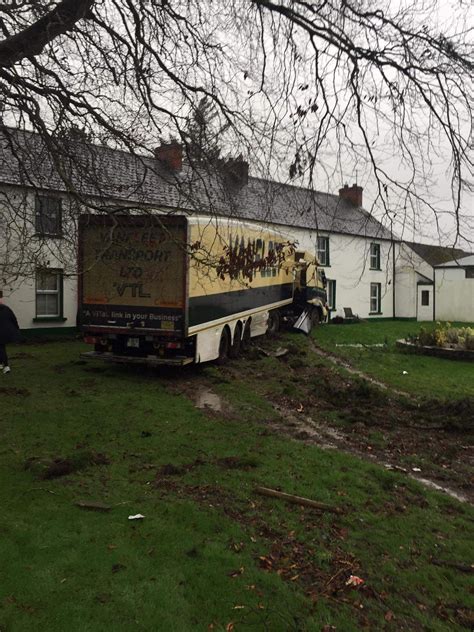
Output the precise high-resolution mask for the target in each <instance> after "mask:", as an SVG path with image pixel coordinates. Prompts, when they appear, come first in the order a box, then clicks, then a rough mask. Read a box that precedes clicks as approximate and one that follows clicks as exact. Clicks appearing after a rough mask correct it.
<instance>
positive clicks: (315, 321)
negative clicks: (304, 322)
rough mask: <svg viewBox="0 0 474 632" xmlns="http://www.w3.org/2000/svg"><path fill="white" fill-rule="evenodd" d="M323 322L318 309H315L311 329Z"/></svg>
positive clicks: (312, 311)
mask: <svg viewBox="0 0 474 632" xmlns="http://www.w3.org/2000/svg"><path fill="white" fill-rule="evenodd" d="M320 322H321V314H320V313H319V309H318V308H317V307H313V309H312V310H311V327H317V326H318V325H319V323H320Z"/></svg>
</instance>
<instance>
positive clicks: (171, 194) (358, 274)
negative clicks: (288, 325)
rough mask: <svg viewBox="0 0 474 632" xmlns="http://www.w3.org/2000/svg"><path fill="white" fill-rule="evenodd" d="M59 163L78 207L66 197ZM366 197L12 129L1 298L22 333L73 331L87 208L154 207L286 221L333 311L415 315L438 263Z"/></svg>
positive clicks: (0, 252) (0, 196)
mask: <svg viewBox="0 0 474 632" xmlns="http://www.w3.org/2000/svg"><path fill="white" fill-rule="evenodd" d="M58 165H59V167H60V168H61V169H62V170H63V171H66V172H67V174H68V177H69V178H70V180H71V182H72V183H73V185H74V188H75V190H76V191H79V192H80V193H81V198H82V199H80V200H78V198H77V196H75V197H71V196H68V194H67V192H66V191H65V185H64V181H63V179H61V178H59V176H58ZM362 194H363V191H362V188H361V187H359V186H357V185H356V184H354V185H353V186H351V187H348V186H347V185H345V186H344V187H342V188H341V189H340V190H339V192H338V194H337V195H333V194H330V193H322V192H317V191H313V190H309V189H304V188H301V187H296V186H292V185H288V184H280V183H278V182H274V181H270V180H264V179H260V178H254V177H249V176H248V165H247V163H245V162H243V161H239V160H237V161H228V162H227V163H225V164H221V165H220V166H219V167H218V168H216V169H214V170H213V171H212V172H211V171H210V170H202V169H192V168H191V167H190V165H189V164H187V163H186V162H185V161H183V156H182V151H181V148H180V147H179V146H178V145H176V144H169V145H164V146H161V147H159V148H158V149H157V150H156V152H155V158H148V157H143V156H136V155H132V154H129V153H127V152H123V151H118V150H112V149H109V148H106V147H101V146H97V145H93V144H86V143H79V142H77V141H70V142H67V143H66V144H65V145H64V147H62V148H61V147H60V148H59V149H57V152H56V153H54V154H53V153H52V152H51V150H50V149H49V148H48V147H46V146H45V144H44V142H43V141H42V140H41V139H40V138H39V137H38V136H37V135H35V134H33V133H30V132H24V131H19V130H15V129H9V128H7V129H5V128H4V129H3V131H2V132H1V133H0V221H2V223H3V230H2V232H1V233H0V290H3V293H4V296H5V297H6V300H7V301H8V304H9V305H10V306H11V307H12V308H13V309H14V311H15V312H16V314H17V316H18V319H19V322H20V325H21V327H22V329H41V330H44V329H47V330H48V331H51V330H53V329H54V330H57V329H58V328H60V329H61V330H64V329H65V328H73V327H75V325H76V311H77V299H76V277H75V272H76V269H75V260H76V252H77V230H76V226H77V216H78V214H79V212H80V210H81V209H82V208H87V207H88V209H89V212H90V209H92V211H93V212H101V211H107V212H115V211H119V210H123V209H129V210H130V211H131V212H140V211H141V212H143V209H146V210H147V211H148V212H158V213H188V214H193V213H200V214H203V213H204V214H212V215H215V216H224V217H236V218H241V219H250V220H255V221H258V222H262V223H269V224H272V225H278V227H279V228H280V229H282V230H284V231H285V232H286V233H288V234H289V236H290V238H292V239H293V240H294V241H296V242H298V246H299V247H300V248H304V249H306V250H308V251H310V252H314V253H316V254H317V255H318V257H319V260H320V262H321V264H322V265H323V266H324V268H325V272H326V276H327V278H328V294H329V304H330V307H331V309H332V314H333V315H334V314H337V313H342V308H344V307H350V308H351V309H352V311H353V312H354V313H356V314H358V315H359V316H360V317H361V318H367V319H378V318H392V317H394V316H395V317H409V318H413V317H415V316H416V315H417V307H416V306H417V297H416V293H417V292H418V293H420V292H423V290H420V289H419V287H421V285H419V284H422V283H424V282H426V283H428V282H430V281H431V282H432V280H433V275H432V266H431V267H430V266H429V265H427V262H426V261H424V260H423V258H422V257H419V255H417V253H416V252H415V251H414V250H413V248H412V246H413V245H412V246H410V247H408V246H407V245H405V244H403V243H402V244H401V243H400V242H399V241H398V240H396V239H393V235H392V234H391V232H390V231H389V230H388V229H387V228H385V227H384V226H383V225H382V224H381V223H380V222H378V221H377V220H376V219H375V218H374V217H372V216H371V215H370V214H369V213H368V212H367V211H365V210H364V208H363V200H362ZM416 257H418V259H416ZM449 258H451V259H452V258H454V255H452V256H450V257H449ZM415 259H416V261H415ZM425 264H426V265H425ZM410 265H411V266H412V267H411V268H410ZM430 291H432V290H430ZM420 296H421V295H420ZM422 296H424V295H422ZM420 300H421V298H420ZM430 304H431V301H430ZM420 314H421V311H420ZM426 315H427V317H428V310H426Z"/></svg>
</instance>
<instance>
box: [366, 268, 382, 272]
mask: <svg viewBox="0 0 474 632" xmlns="http://www.w3.org/2000/svg"><path fill="white" fill-rule="evenodd" d="M369 270H373V271H374V272H382V268H369Z"/></svg>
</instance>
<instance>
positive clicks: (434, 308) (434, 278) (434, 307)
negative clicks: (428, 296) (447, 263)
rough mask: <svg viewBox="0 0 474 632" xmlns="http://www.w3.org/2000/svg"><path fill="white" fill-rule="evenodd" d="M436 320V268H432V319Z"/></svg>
mask: <svg viewBox="0 0 474 632" xmlns="http://www.w3.org/2000/svg"><path fill="white" fill-rule="evenodd" d="M435 320H436V268H433V321H435Z"/></svg>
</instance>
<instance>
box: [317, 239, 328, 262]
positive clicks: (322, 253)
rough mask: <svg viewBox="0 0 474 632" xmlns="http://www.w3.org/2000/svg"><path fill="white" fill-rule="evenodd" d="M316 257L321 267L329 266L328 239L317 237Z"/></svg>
mask: <svg viewBox="0 0 474 632" xmlns="http://www.w3.org/2000/svg"><path fill="white" fill-rule="evenodd" d="M317 255H318V259H319V263H320V264H321V265H322V266H328V265H329V237H318V243H317Z"/></svg>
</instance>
